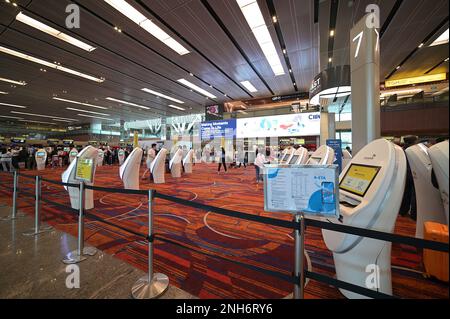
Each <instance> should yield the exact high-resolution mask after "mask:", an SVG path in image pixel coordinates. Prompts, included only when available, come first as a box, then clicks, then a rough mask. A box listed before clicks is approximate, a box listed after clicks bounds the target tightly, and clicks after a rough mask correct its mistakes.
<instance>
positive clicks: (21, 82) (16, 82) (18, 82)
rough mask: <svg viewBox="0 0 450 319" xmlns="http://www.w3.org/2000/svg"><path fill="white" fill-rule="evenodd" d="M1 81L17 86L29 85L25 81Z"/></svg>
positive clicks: (4, 79) (1, 79) (3, 79)
mask: <svg viewBox="0 0 450 319" xmlns="http://www.w3.org/2000/svg"><path fill="white" fill-rule="evenodd" d="M0 81H3V82H8V83H14V84H17V85H27V82H25V81H16V80H10V79H6V78H0Z"/></svg>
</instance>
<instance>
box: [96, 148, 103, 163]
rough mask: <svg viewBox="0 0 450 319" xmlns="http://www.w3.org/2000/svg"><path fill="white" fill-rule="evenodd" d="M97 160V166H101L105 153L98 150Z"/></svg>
mask: <svg viewBox="0 0 450 319" xmlns="http://www.w3.org/2000/svg"><path fill="white" fill-rule="evenodd" d="M97 156H98V158H97V166H103V159H104V157H105V152H104V151H103V150H101V149H98V155H97Z"/></svg>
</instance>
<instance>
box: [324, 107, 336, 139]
mask: <svg viewBox="0 0 450 319" xmlns="http://www.w3.org/2000/svg"><path fill="white" fill-rule="evenodd" d="M335 137H336V121H335V115H334V113H328V112H321V113H320V145H326V144H327V140H328V139H334V138H335Z"/></svg>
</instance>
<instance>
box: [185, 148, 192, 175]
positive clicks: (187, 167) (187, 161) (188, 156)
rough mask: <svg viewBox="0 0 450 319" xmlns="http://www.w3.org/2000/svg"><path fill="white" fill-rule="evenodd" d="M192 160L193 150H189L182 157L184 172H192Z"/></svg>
mask: <svg viewBox="0 0 450 319" xmlns="http://www.w3.org/2000/svg"><path fill="white" fill-rule="evenodd" d="M193 162H194V150H190V151H189V152H188V153H187V154H186V156H185V157H184V159H183V166H184V172H185V173H186V174H190V173H192V163H193Z"/></svg>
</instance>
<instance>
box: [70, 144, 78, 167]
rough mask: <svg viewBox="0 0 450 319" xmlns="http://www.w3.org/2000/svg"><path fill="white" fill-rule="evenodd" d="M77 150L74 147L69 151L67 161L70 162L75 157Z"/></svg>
mask: <svg viewBox="0 0 450 319" xmlns="http://www.w3.org/2000/svg"><path fill="white" fill-rule="evenodd" d="M77 155H78V150H77V149H76V148H75V147H74V148H72V149H71V150H70V152H69V163H72V161H73V160H74V159H75V158H76V157H77Z"/></svg>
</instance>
